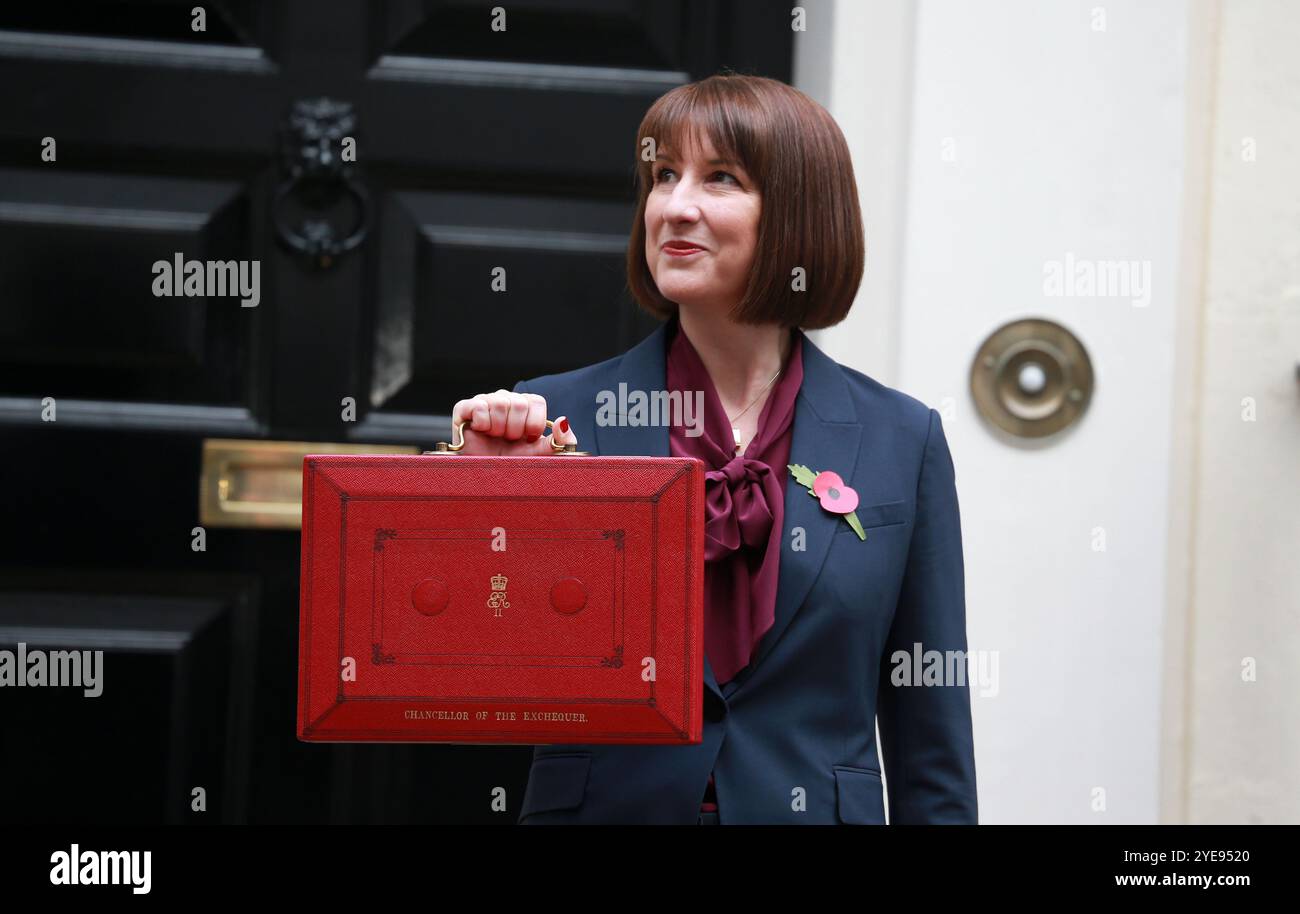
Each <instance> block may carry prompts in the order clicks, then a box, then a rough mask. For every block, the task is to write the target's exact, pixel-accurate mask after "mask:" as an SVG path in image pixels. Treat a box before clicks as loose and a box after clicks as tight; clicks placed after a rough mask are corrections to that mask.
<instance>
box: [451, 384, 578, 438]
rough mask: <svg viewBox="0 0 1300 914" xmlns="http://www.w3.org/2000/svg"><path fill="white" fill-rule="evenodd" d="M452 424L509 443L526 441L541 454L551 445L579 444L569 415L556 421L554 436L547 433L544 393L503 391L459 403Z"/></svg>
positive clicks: (454, 411)
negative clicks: (548, 435) (463, 426)
mask: <svg viewBox="0 0 1300 914" xmlns="http://www.w3.org/2000/svg"><path fill="white" fill-rule="evenodd" d="M451 417H452V422H464V423H466V425H465V428H466V429H470V430H473V431H475V432H478V433H480V434H482V435H487V436H490V437H495V438H504V439H506V440H507V441H519V440H521V439H522V440H523V441H524V442H525V443H527V444H535V445H537V452H538V453H549V452H550V451H551V450H552V442H554V443H555V444H559V445H565V444H572V445H575V446H576V445H577V443H578V436H577V434H576V433H575V432H574V430H573V428H572V426H571V425H570V423H569V419H568V417H567V416H559V417H557V418H556V420H555V422H554V424H553V428H552V430H551V435H550V437H549V438H547V437H546V436H545V432H546V398H545V397H543V396H542V395H541V394H533V393H515V392H513V391H509V390H505V389H501V390H498V391H496V392H495V393H490V394H476V395H475V396H473V397H469V398H467V399H464V400H458V401H457V402H456V405H455V406H454V407H452V411H451Z"/></svg>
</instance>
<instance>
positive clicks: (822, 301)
mask: <svg viewBox="0 0 1300 914" xmlns="http://www.w3.org/2000/svg"><path fill="white" fill-rule="evenodd" d="M701 135H703V136H707V137H708V138H709V139H710V140H711V141H712V143H713V147H714V149H715V150H717V152H718V153H719V155H720V157H722V158H728V159H734V160H736V161H738V162H740V164H741V165H743V166H744V168H745V170H746V171H747V172H748V173H749V176H750V178H751V180H752V181H754V182H755V184H756V185H757V190H758V192H759V194H760V195H761V197H762V204H761V207H760V215H759V220H758V239H757V243H756V246H755V250H754V267H753V269H752V270H751V271H750V276H749V284H748V286H747V287H746V289H745V294H744V295H743V296H742V297H741V300H740V302H739V303H738V304H737V306H736V308H735V309H734V310H733V311H732V313H731V319H732V320H734V321H736V322H737V323H742V324H766V323H775V324H779V325H781V326H784V327H800V328H803V329H806V330H816V329H819V328H822V327H831V326H834V325H835V324H838V323H839V322H840V321H842V320H844V318H845V316H846V315H847V314H848V313H849V308H850V307H852V305H853V297H854V296H855V295H856V294H857V291H858V285H859V283H861V281H862V269H863V261H864V258H865V254H866V251H865V244H864V241H863V232H862V214H861V211H860V209H859V206H858V188H857V183H856V182H855V181H854V179H853V163H852V161H851V160H850V158H849V148H848V144H847V143H845V141H844V134H843V133H841V132H840V128H839V126H838V125H837V124H836V123H835V121H834V119H833V118H832V117H831V116H830V114H829V113H828V112H827V111H826V109H825V108H823V107H822V106H821V105H819V104H817V102H815V101H813V100H812V99H811V98H809V97H808V96H807V95H805V94H804V93H802V92H800V91H799V90H798V89H794V88H792V87H790V86H788V85H786V84H785V83H783V82H780V81H778V80H775V79H768V78H767V77H763V76H748V75H741V74H733V73H720V74H718V75H716V76H710V77H708V78H707V79H702V80H700V81H698V82H694V83H688V84H687V85H684V86H678V87H677V88H676V89H673V90H672V91H670V92H668V93H666V94H665V95H663V96H661V97H660V98H659V99H657V100H656V101H655V103H654V104H653V105H651V106H650V110H649V111H647V112H646V115H645V118H644V119H643V120H642V121H641V126H640V128H639V129H638V130H637V135H636V156H637V185H638V187H637V208H636V217H635V219H634V220H633V223H632V237H631V240H630V241H629V242H628V248H627V279H628V288H629V289H630V291H631V292H632V295H633V297H634V298H635V299H636V300H637V303H638V304H639V305H640V306H641V307H642V308H644V309H645V310H646V311H649V312H650V313H651V314H653V315H655V316H656V317H658V318H661V319H666V318H668V317H671V316H672V315H674V314H675V313H676V312H677V305H676V303H674V302H671V301H669V300H668V299H666V298H664V296H663V295H662V294H660V292H659V288H658V287H657V286H656V285H655V281H654V277H653V276H651V275H650V267H649V266H648V265H647V263H646V258H645V236H646V232H645V207H646V198H647V197H648V196H649V194H650V191H651V189H652V187H653V184H654V179H653V169H654V164H655V163H654V162H653V161H648V160H647V158H648V157H647V156H645V155H643V153H642V150H646V149H648V148H650V146H649V144H647V143H645V140H646V138H647V137H652V138H653V140H654V147H653V148H654V149H659V148H666V149H667V150H668V151H671V152H672V153H673V154H674V155H681V154H682V153H683V152H684V151H685V150H686V149H687V148H698V145H697V141H698V139H699V137H700V136H701ZM683 138H685V140H686V143H682V142H680V141H682V140H683ZM687 144H689V147H688V145H687ZM795 267H803V268H804V271H805V274H804V279H805V285H806V288H805V289H804V290H803V291H795V290H794V289H792V288H791V285H792V278H793V270H794V268H795Z"/></svg>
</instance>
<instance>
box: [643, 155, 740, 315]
mask: <svg viewBox="0 0 1300 914" xmlns="http://www.w3.org/2000/svg"><path fill="white" fill-rule="evenodd" d="M702 142H703V144H704V146H703V148H702V149H701V148H699V147H694V148H692V149H689V150H674V149H660V150H659V155H658V157H657V158H656V160H655V162H654V164H653V166H652V168H651V175H652V176H653V177H654V184H653V186H652V187H651V189H650V194H649V196H648V197H647V198H646V205H645V259H646V263H647V264H648V265H649V267H650V275H651V276H653V277H654V281H655V285H657V286H658V287H659V291H660V292H661V293H663V296H664V298H667V299H668V300H669V301H673V302H676V303H677V304H678V305H688V306H691V305H695V306H705V307H715V308H722V309H724V310H727V311H729V310H730V309H731V308H732V307H733V306H734V305H735V304H736V302H738V301H739V300H740V298H741V296H742V295H743V294H744V292H745V286H746V285H747V284H748V281H749V271H750V269H751V268H752V267H753V263H754V247H755V244H756V242H757V240H758V215H759V211H760V209H761V204H762V198H761V196H760V195H759V193H758V189H757V188H756V187H754V185H753V182H752V181H751V180H750V177H749V175H748V174H747V173H746V172H745V170H744V168H742V167H741V165H740V164H739V163H738V162H730V163H726V162H717V161H714V160H715V159H716V158H717V152H716V151H715V150H714V148H713V144H712V143H711V142H710V141H709V140H708V138H707V137H706V138H704V139H703V141H702ZM669 242H687V243H690V244H693V245H696V250H694V251H693V252H687V253H684V254H678V253H673V252H672V251H671V250H665V245H668V243H669Z"/></svg>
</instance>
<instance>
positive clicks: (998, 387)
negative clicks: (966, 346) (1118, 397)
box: [970, 318, 1093, 438]
mask: <svg viewBox="0 0 1300 914" xmlns="http://www.w3.org/2000/svg"><path fill="white" fill-rule="evenodd" d="M970 390H971V396H972V397H974V399H975V405H976V407H977V408H978V409H979V411H980V414H981V415H982V416H984V418H985V419H987V420H988V421H989V422H991V423H993V425H995V426H997V427H998V428H1000V429H1002V430H1003V431H1005V432H1008V433H1010V434H1012V435H1015V436H1016V437H1019V438H1043V437H1046V436H1047V435H1051V434H1053V433H1055V432H1059V431H1061V430H1062V429H1064V428H1067V427H1068V426H1070V425H1072V424H1073V423H1074V422H1076V421H1077V420H1078V419H1079V418H1080V417H1081V416H1082V415H1083V414H1084V411H1085V410H1087V408H1088V403H1089V402H1090V401H1091V400H1092V390H1093V374H1092V362H1091V360H1090V359H1089V358H1088V351H1087V350H1086V349H1084V348H1083V344H1082V343H1081V342H1079V339H1078V338H1077V337H1076V336H1075V335H1074V334H1073V333H1071V332H1070V331H1069V330H1067V329H1065V328H1064V327H1062V326H1061V325H1060V324H1057V323H1055V322H1053V321H1049V320H1043V319H1040V318H1026V319H1024V320H1018V321H1012V322H1011V323H1009V324H1004V325H1003V326H1001V327H999V328H998V329H997V330H995V331H993V333H991V334H990V335H989V337H988V339H986V340H985V341H984V342H983V344H982V345H981V346H980V348H979V351H978V352H976V353H975V359H974V361H973V362H972V363H971V368H970Z"/></svg>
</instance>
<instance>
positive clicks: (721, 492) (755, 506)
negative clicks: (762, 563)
mask: <svg viewBox="0 0 1300 914" xmlns="http://www.w3.org/2000/svg"><path fill="white" fill-rule="evenodd" d="M780 488H781V487H780V485H779V484H778V483H777V481H776V477H775V475H774V474H773V473H772V468H771V467H769V466H768V465H767V464H766V463H763V461H761V460H754V459H752V458H749V457H745V456H743V455H739V454H738V455H736V456H735V457H733V458H732V459H731V460H730V461H728V462H727V464H726V465H725V466H724V467H722V469H720V470H709V471H708V472H707V473H705V474H704V507H705V518H706V519H705V522H704V558H705V561H714V560H716V559H719V558H721V557H723V556H725V555H727V554H728V553H731V552H735V551H736V550H737V549H739V548H740V547H741V545H744V546H747V547H749V548H751V549H759V550H761V549H763V548H764V547H766V546H767V540H768V537H769V535H770V534H771V532H772V521H773V516H772V508H771V502H770V501H769V499H771V498H779V497H780Z"/></svg>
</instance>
